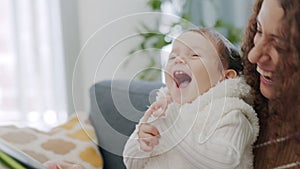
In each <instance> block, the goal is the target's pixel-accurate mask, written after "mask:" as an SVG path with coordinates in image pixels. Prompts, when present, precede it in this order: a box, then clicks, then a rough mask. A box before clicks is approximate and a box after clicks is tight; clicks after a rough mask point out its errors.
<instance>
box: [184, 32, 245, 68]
mask: <svg viewBox="0 0 300 169" xmlns="http://www.w3.org/2000/svg"><path fill="white" fill-rule="evenodd" d="M188 31H191V32H196V33H200V34H201V35H202V36H204V37H206V38H207V39H209V40H210V41H211V42H212V43H213V45H214V46H215V47H216V49H217V53H218V55H219V57H220V60H221V62H222V65H223V67H224V68H225V69H233V70H235V71H236V72H237V73H238V74H241V73H242V71H243V64H242V58H241V55H240V53H239V51H238V49H237V48H236V47H235V46H234V45H233V44H232V43H231V42H230V41H229V40H227V39H226V38H225V37H224V36H223V35H222V34H221V33H219V32H217V31H215V30H213V29H210V28H197V29H189V30H188Z"/></svg>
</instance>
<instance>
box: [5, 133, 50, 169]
mask: <svg viewBox="0 0 300 169" xmlns="http://www.w3.org/2000/svg"><path fill="white" fill-rule="evenodd" d="M0 160H1V161H2V162H3V163H5V164H6V165H7V166H9V168H11V169H22V166H23V168H25V169H47V168H46V167H45V166H43V165H42V164H41V163H40V162H38V161H36V160H35V159H33V158H32V157H30V156H28V155H27V154H25V153H24V152H23V151H21V150H19V149H17V148H16V147H14V146H12V145H10V144H9V143H7V142H6V141H4V140H3V139H0ZM0 168H1V166H0Z"/></svg>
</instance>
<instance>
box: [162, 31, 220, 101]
mask: <svg viewBox="0 0 300 169" xmlns="http://www.w3.org/2000/svg"><path fill="white" fill-rule="evenodd" d="M220 64H221V61H220V59H219V56H218V53H217V51H216V48H215V46H214V45H213V44H212V43H211V41H210V40H208V39H207V38H205V37H204V36H202V35H201V34H200V33H196V32H191V31H190V32H186V33H184V34H182V35H181V36H179V37H178V38H177V39H176V40H175V41H174V43H173V49H172V51H171V54H170V56H169V60H168V63H167V65H166V72H165V74H166V76H165V77H166V84H167V87H168V89H169V91H170V94H171V96H172V99H173V100H174V101H175V102H177V103H179V104H183V103H189V102H192V101H193V100H194V99H195V98H197V97H198V96H199V95H202V94H203V93H204V92H206V91H207V90H208V89H209V88H211V87H212V86H214V85H215V84H216V83H217V82H218V81H219V80H220V79H221V78H222V70H221V69H220Z"/></svg>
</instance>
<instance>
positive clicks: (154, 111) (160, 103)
mask: <svg viewBox="0 0 300 169" xmlns="http://www.w3.org/2000/svg"><path fill="white" fill-rule="evenodd" d="M170 102H171V97H169V96H166V97H163V98H160V99H159V100H157V101H155V102H153V103H152V104H151V106H150V107H149V108H148V110H147V111H146V112H145V114H144V117H143V119H144V120H143V121H144V122H147V121H145V119H149V117H151V116H154V117H156V118H159V117H162V116H165V115H166V109H167V107H168V104H169V103H170Z"/></svg>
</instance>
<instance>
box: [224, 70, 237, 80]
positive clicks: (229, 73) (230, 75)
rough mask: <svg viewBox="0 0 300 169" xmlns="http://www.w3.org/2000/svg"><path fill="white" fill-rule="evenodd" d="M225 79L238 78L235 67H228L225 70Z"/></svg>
mask: <svg viewBox="0 0 300 169" xmlns="http://www.w3.org/2000/svg"><path fill="white" fill-rule="evenodd" d="M224 75H225V79H229V78H236V77H237V76H238V74H237V72H236V71H235V70H234V69H227V70H225V71H224Z"/></svg>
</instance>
